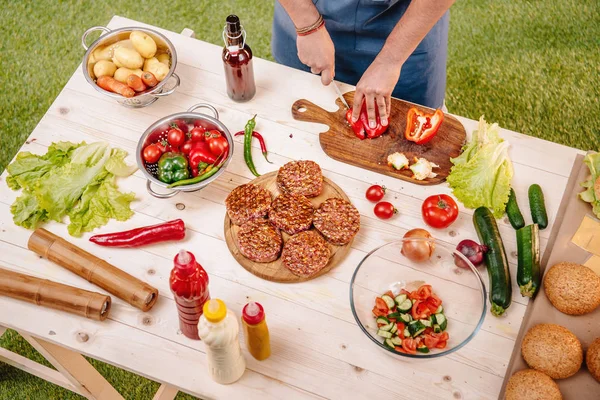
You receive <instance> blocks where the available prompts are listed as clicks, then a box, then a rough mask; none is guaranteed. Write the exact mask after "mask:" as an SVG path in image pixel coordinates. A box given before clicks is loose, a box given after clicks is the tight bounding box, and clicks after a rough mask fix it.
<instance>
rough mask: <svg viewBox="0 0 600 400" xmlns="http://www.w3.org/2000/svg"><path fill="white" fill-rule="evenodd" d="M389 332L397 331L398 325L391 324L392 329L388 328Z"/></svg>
mask: <svg viewBox="0 0 600 400" xmlns="http://www.w3.org/2000/svg"><path fill="white" fill-rule="evenodd" d="M389 332H390V333H392V334H394V333H396V332H398V325H396V324H394V326H392V329H390V331H389Z"/></svg>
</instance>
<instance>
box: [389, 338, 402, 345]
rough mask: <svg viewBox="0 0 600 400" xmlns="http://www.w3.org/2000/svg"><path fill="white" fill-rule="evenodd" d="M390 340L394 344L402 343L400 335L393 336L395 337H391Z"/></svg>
mask: <svg viewBox="0 0 600 400" xmlns="http://www.w3.org/2000/svg"><path fill="white" fill-rule="evenodd" d="M390 340H391V341H392V343H394V345H396V346H401V345H402V339H401V338H400V337H398V336H395V337H393V338H391V339H390Z"/></svg>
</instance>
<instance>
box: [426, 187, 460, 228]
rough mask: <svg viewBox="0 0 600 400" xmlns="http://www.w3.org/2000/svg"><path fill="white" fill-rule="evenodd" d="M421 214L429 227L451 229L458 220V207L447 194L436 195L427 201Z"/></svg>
mask: <svg viewBox="0 0 600 400" xmlns="http://www.w3.org/2000/svg"><path fill="white" fill-rule="evenodd" d="M421 213H422V214H423V220H424V221H425V223H426V224H427V225H429V226H431V227H432V228H438V229H443V228H447V227H449V226H450V225H451V224H452V223H453V222H454V221H456V218H458V206H457V205H456V202H455V201H454V199H453V198H452V197H450V196H448V195H447V194H436V195H434V196H429V197H428V198H426V199H425V201H424V202H423V206H422V207H421Z"/></svg>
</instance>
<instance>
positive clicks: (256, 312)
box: [242, 301, 265, 325]
mask: <svg viewBox="0 0 600 400" xmlns="http://www.w3.org/2000/svg"><path fill="white" fill-rule="evenodd" d="M242 319H243V320H244V322H246V323H247V324H249V325H256V324H258V323H259V322H261V321H262V320H264V319H265V309H264V308H263V306H262V305H261V304H260V303H255V302H253V301H251V302H250V303H248V304H246V305H245V306H244V309H243V310H242Z"/></svg>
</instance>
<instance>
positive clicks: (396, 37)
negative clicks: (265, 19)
mask: <svg viewBox="0 0 600 400" xmlns="http://www.w3.org/2000/svg"><path fill="white" fill-rule="evenodd" d="M452 3H454V0H278V1H277V2H276V3H275V18H274V21H273V40H272V50H273V56H274V57H275V59H276V60H277V61H278V62H279V63H281V64H285V65H288V66H291V67H294V68H298V69H303V70H306V71H309V70H310V71H311V72H312V73H313V74H321V82H322V83H323V85H329V84H330V83H331V81H332V80H333V78H334V77H337V78H338V80H341V81H343V82H347V83H350V84H353V85H356V94H355V97H354V105H353V109H354V110H353V114H352V119H353V120H354V121H356V120H357V119H358V117H359V114H360V109H361V106H362V102H363V101H365V102H366V105H367V114H368V117H369V123H370V124H371V125H372V126H373V127H375V126H374V125H375V120H376V111H375V109H376V108H377V111H378V112H379V116H380V119H381V123H382V125H384V126H385V125H387V124H388V116H389V113H390V99H391V96H392V95H393V96H394V97H398V98H401V99H404V100H408V101H410V102H413V103H418V104H423V105H425V106H429V107H432V108H441V107H442V105H443V102H444V92H445V90H446V57H447V47H448V20H449V13H448V9H449V8H450V6H451V5H452ZM321 18H322V19H321ZM321 21H324V23H321Z"/></svg>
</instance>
